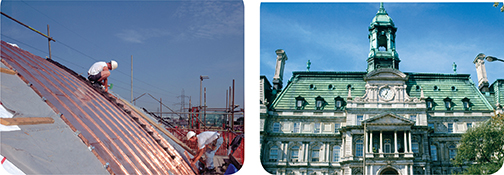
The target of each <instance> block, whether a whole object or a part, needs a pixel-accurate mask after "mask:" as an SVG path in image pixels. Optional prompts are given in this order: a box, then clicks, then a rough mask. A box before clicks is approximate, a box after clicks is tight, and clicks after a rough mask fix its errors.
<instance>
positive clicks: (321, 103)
mask: <svg viewBox="0 0 504 175" xmlns="http://www.w3.org/2000/svg"><path fill="white" fill-rule="evenodd" d="M325 104H326V102H325V100H324V98H322V97H320V95H319V96H318V97H317V98H315V108H316V109H317V110H322V109H324V106H325Z"/></svg>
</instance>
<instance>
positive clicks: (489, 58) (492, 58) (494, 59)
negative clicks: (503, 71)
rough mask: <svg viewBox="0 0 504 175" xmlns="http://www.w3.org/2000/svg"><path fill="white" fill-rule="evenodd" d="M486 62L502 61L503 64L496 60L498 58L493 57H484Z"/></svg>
mask: <svg viewBox="0 0 504 175" xmlns="http://www.w3.org/2000/svg"><path fill="white" fill-rule="evenodd" d="M486 60H487V61H488V62H492V61H502V62H504V60H502V59H498V58H495V57H493V56H487V57H486Z"/></svg>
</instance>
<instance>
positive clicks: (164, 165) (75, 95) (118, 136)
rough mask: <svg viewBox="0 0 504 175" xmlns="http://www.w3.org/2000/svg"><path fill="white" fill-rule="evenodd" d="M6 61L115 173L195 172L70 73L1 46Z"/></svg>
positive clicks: (120, 106)
mask: <svg viewBox="0 0 504 175" xmlns="http://www.w3.org/2000/svg"><path fill="white" fill-rule="evenodd" d="M1 52H2V55H1V57H2V62H3V63H4V64H5V65H7V66H8V67H10V68H11V69H14V70H16V71H17V72H18V75H19V76H20V77H21V78H22V79H23V81H25V82H26V83H27V84H28V85H30V86H31V87H32V88H33V89H34V90H35V91H36V92H37V93H38V94H39V95H40V96H41V97H42V98H43V99H45V100H46V102H47V104H48V105H49V106H50V107H51V108H52V109H53V110H54V111H55V112H56V113H60V114H61V118H62V119H63V120H64V121H65V122H66V123H67V125H69V126H70V127H71V128H72V130H73V131H74V132H75V133H76V134H77V135H78V137H79V138H81V139H82V141H83V142H84V143H85V144H86V145H87V146H88V148H89V149H90V150H91V151H92V152H93V153H94V154H95V155H96V157H97V158H98V160H99V161H100V162H101V163H102V164H103V165H104V167H106V169H107V170H108V171H109V172H110V173H111V174H194V173H193V171H192V169H191V167H190V165H188V164H187V163H186V162H185V161H184V160H183V157H182V156H181V155H180V154H178V152H177V151H175V150H174V148H173V147H172V146H171V145H170V144H168V142H167V141H166V140H164V139H163V138H162V137H160V135H159V133H157V132H156V131H155V130H154V128H153V127H152V126H151V125H150V124H148V123H147V122H146V121H145V120H144V119H143V118H142V117H139V114H137V113H135V112H133V111H132V110H131V109H129V108H128V107H127V106H126V105H125V104H124V101H121V100H117V101H116V99H117V98H116V97H114V96H112V95H111V94H109V93H103V92H100V91H98V90H96V89H93V88H92V87H91V86H90V85H89V83H88V82H87V81H86V80H85V79H84V78H83V77H82V76H79V75H77V74H76V73H75V72H73V71H72V70H70V69H68V68H66V67H64V66H62V65H60V64H58V63H56V62H54V61H51V60H46V59H43V58H41V57H39V56H36V55H33V54H31V53H29V52H27V51H25V50H22V49H19V48H17V47H14V46H11V45H10V44H8V43H6V42H4V41H2V42H1Z"/></svg>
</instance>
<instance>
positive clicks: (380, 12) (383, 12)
mask: <svg viewBox="0 0 504 175" xmlns="http://www.w3.org/2000/svg"><path fill="white" fill-rule="evenodd" d="M377 14H385V15H388V14H387V11H386V10H385V7H383V2H380V9H379V10H378V13H377Z"/></svg>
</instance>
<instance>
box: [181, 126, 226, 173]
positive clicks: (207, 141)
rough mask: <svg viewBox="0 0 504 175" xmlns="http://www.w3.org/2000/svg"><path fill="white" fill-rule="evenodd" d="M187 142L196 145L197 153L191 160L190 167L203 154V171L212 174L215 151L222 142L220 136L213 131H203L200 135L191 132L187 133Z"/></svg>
mask: <svg viewBox="0 0 504 175" xmlns="http://www.w3.org/2000/svg"><path fill="white" fill-rule="evenodd" d="M187 140H189V141H191V142H193V143H194V142H197V143H198V145H197V146H198V151H197V152H196V155H195V156H194V158H193V159H191V165H194V164H195V163H196V162H197V161H198V160H199V159H200V158H201V156H202V155H203V153H205V158H206V161H205V166H206V169H205V170H204V171H208V172H214V171H215V167H214V164H213V158H214V156H215V152H217V149H219V147H220V146H221V145H222V143H223V142H224V141H223V139H222V137H221V136H220V134H219V133H217V132H214V131H205V132H202V133H200V134H199V135H196V133H194V132H193V131H189V132H188V133H187Z"/></svg>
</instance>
